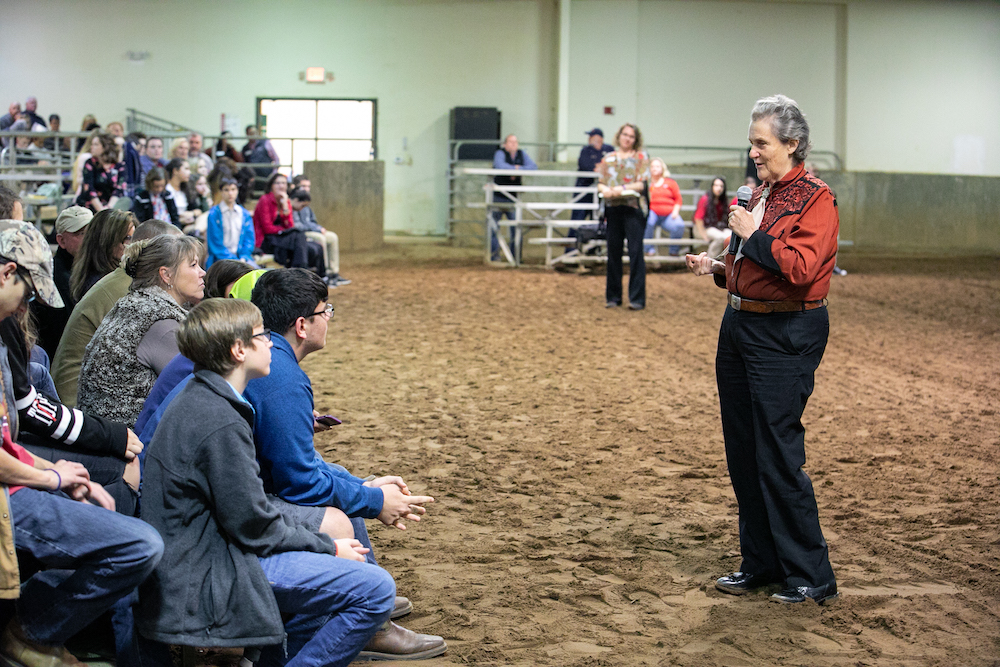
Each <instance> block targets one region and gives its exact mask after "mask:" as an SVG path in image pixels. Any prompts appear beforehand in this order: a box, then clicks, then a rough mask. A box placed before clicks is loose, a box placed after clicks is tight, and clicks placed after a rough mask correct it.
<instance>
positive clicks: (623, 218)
mask: <svg viewBox="0 0 1000 667" xmlns="http://www.w3.org/2000/svg"><path fill="white" fill-rule="evenodd" d="M605 215H606V216H607V219H608V281H607V287H606V288H605V296H606V300H607V301H613V302H615V303H617V304H621V302H622V252H623V250H624V244H625V239H628V264H629V266H628V268H629V274H628V301H629V303H630V304H632V305H633V306H636V307H642V306H645V305H646V258H645V257H644V256H643V254H642V238H643V236H644V235H645V233H646V220H645V219H644V218H643V217H642V211H640V210H639V209H638V208H633V207H631V206H609V207H608V208H607V209H606V210H605Z"/></svg>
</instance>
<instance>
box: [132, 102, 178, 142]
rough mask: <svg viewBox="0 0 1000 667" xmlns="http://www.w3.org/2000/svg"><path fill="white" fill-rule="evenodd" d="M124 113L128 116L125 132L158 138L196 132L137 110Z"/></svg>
mask: <svg viewBox="0 0 1000 667" xmlns="http://www.w3.org/2000/svg"><path fill="white" fill-rule="evenodd" d="M125 111H127V112H128V115H127V116H126V117H125V128H126V131H127V132H142V133H144V134H148V135H156V136H158V137H159V136H163V135H169V136H182V135H184V134H187V133H190V132H195V131H196V130H195V129H194V128H191V127H187V126H186V125H181V124H180V123H175V122H173V121H172V120H166V119H165V118H160V117H158V116H154V115H153V114H149V113H146V112H144V111H139V110H138V109H132V108H128V109H125Z"/></svg>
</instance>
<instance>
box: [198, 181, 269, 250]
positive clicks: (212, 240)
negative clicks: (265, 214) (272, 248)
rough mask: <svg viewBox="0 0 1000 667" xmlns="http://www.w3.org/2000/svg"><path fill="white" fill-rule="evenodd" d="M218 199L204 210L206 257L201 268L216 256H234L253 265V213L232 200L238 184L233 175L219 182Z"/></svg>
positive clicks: (236, 192) (237, 191) (237, 192)
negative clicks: (205, 217)
mask: <svg viewBox="0 0 1000 667" xmlns="http://www.w3.org/2000/svg"><path fill="white" fill-rule="evenodd" d="M219 190H220V193H221V194H222V201H220V202H219V203H218V204H216V205H215V206H213V207H212V208H211V209H209V211H208V229H207V231H206V240H207V242H208V259H207V260H205V267H206V268H208V267H209V266H211V265H212V262H215V261H216V260H220V259H236V260H240V261H243V262H246V263H247V264H250V265H252V266H253V267H254V268H257V264H256V263H255V262H254V258H253V250H254V243H255V236H254V228H253V216H251V215H250V213H249V212H247V210H246V209H245V208H243V207H242V206H240V205H239V204H237V203H236V196H237V195H238V194H239V191H240V189H239V184H238V183H237V182H236V179H234V178H223V179H221V180H220V181H219Z"/></svg>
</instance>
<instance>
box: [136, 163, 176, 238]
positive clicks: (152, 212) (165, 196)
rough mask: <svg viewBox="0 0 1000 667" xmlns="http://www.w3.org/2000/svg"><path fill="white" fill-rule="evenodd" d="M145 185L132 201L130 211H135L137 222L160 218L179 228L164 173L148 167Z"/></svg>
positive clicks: (174, 206)
mask: <svg viewBox="0 0 1000 667" xmlns="http://www.w3.org/2000/svg"><path fill="white" fill-rule="evenodd" d="M145 185H146V189H145V190H139V191H138V192H136V193H135V201H134V202H133V203H132V212H133V213H135V217H136V220H138V221H139V222H146V221H147V220H161V221H163V222H169V223H171V224H172V225H174V226H175V227H177V228H178V229H180V228H181V219H180V216H179V215H178V213H177V204H176V203H175V202H174V196H173V194H171V192H170V191H169V190H167V175H166V173H165V172H164V171H163V170H162V169H160V168H159V167H154V168H153V169H150V170H149V173H147V174H146V183H145Z"/></svg>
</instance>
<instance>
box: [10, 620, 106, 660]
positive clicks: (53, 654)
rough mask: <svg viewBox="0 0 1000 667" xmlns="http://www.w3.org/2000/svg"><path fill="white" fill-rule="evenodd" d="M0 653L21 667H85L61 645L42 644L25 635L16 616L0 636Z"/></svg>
mask: <svg viewBox="0 0 1000 667" xmlns="http://www.w3.org/2000/svg"><path fill="white" fill-rule="evenodd" d="M0 655H3V657H4V658H5V659H7V660H8V661H10V662H11V663H13V664H15V665H20V666H21V667H87V666H86V665H84V664H83V663H82V662H80V661H79V660H77V659H76V657H74V655H73V654H72V653H70V652H69V651H67V650H66V649H65V648H63V647H62V646H44V645H42V644H38V643H36V642H33V641H31V640H30V639H28V638H27V637H25V636H24V631H23V630H22V629H21V622H20V621H19V620H18V619H17V617H16V616H15V617H14V618H12V619H10V623H8V624H7V628H6V629H5V630H4V631H3V637H0Z"/></svg>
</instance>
